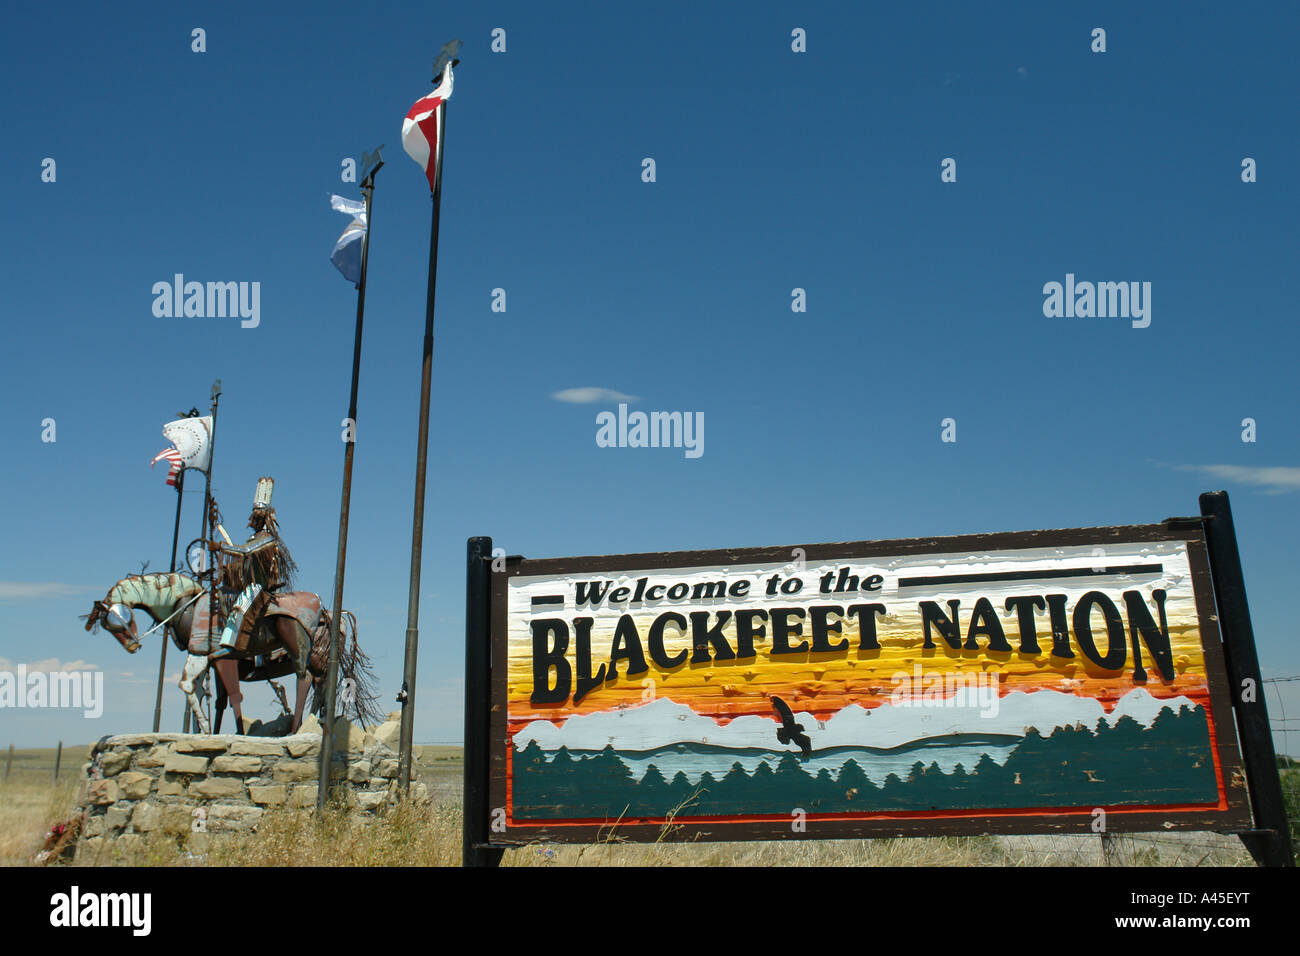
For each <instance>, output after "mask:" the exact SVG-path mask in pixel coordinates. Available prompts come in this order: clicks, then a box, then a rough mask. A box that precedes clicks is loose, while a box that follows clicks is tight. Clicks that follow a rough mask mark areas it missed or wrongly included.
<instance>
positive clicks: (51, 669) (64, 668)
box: [0, 657, 101, 674]
mask: <svg viewBox="0 0 1300 956" xmlns="http://www.w3.org/2000/svg"><path fill="white" fill-rule="evenodd" d="M24 666H25V667H26V668H27V673H29V674H36V673H42V674H58V673H63V674H67V673H70V672H72V671H97V670H100V669H101V668H100V666H99V665H98V664H91V663H90V662H89V661H83V660H80V659H78V660H75V661H60V660H59V659H58V658H57V657H47V658H45V659H44V660H39V661H28V662H27V664H25V665H24ZM17 667H18V665H17V664H16V663H15V662H14V661H11V660H9V659H8V658H7V657H0V671H14V670H16V669H17Z"/></svg>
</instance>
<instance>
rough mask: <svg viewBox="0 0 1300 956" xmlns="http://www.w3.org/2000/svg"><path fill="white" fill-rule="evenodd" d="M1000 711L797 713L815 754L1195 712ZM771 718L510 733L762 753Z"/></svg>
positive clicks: (580, 717) (517, 741) (663, 704)
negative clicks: (709, 746) (819, 717)
mask: <svg viewBox="0 0 1300 956" xmlns="http://www.w3.org/2000/svg"><path fill="white" fill-rule="evenodd" d="M998 703H999V707H998V709H997V711H996V712H995V713H994V712H987V711H986V710H985V709H984V708H982V707H980V706H966V707H897V706H893V705H891V704H885V705H883V706H881V707H877V708H875V709H873V710H867V709H866V708H863V707H860V706H858V705H857V704H849V705H848V706H846V707H844V708H843V709H842V710H840V711H839V712H838V713H836V714H835V715H833V716H832V717H831V718H830V719H829V720H826V721H824V722H822V723H819V722H818V721H817V718H815V717H814V716H813V715H812V714H809V713H807V712H806V711H796V712H795V715H794V716H795V719H796V720H798V721H799V722H801V723H802V724H803V726H804V728H805V729H806V730H807V731H808V734H809V736H811V737H812V738H813V744H814V746H815V747H817V748H818V749H825V748H829V747H875V748H879V749H885V750H888V749H892V748H895V747H902V746H905V745H907V744H912V743H915V742H917V741H921V740H925V739H927V738H940V737H948V736H952V735H959V734H975V735H987V734H998V735H1006V736H1009V737H1020V736H1022V735H1023V734H1024V733H1025V728H1026V727H1029V726H1033V727H1035V728H1037V730H1038V732H1039V733H1040V734H1042V735H1043V736H1048V735H1050V734H1051V732H1052V731H1053V730H1054V729H1055V728H1057V727H1067V726H1073V725H1075V724H1078V723H1082V724H1083V725H1084V726H1085V727H1088V728H1089V729H1091V728H1093V727H1095V726H1096V725H1097V721H1098V720H1106V721H1107V722H1108V723H1110V724H1112V725H1113V724H1114V723H1116V722H1117V721H1118V720H1119V719H1120V718H1121V717H1123V716H1125V715H1128V716H1130V717H1132V718H1133V719H1134V720H1136V721H1138V722H1139V723H1141V724H1144V725H1150V724H1151V722H1152V721H1153V720H1155V718H1156V715H1157V714H1159V713H1160V711H1161V710H1163V709H1164V708H1166V707H1170V708H1172V709H1174V710H1175V711H1177V710H1178V708H1180V707H1182V706H1188V707H1195V706H1196V704H1195V702H1194V701H1192V700H1191V699H1190V698H1188V697H1183V696H1179V697H1174V698H1170V699H1166V700H1161V699H1157V698H1155V697H1153V696H1152V695H1151V694H1150V693H1149V692H1148V691H1146V690H1145V689H1144V688H1141V687H1138V688H1134V689H1133V690H1131V691H1129V692H1128V693H1127V694H1125V695H1124V697H1122V698H1121V699H1120V700H1119V702H1118V703H1117V704H1116V705H1115V707H1114V709H1112V710H1111V712H1110V713H1109V714H1108V713H1107V712H1106V710H1105V708H1104V707H1103V706H1102V704H1101V702H1100V701H1098V700H1096V699H1094V698H1091V697H1078V696H1076V695H1074V694H1064V693H1060V692H1059V691H1054V690H1048V689H1042V690H1038V691H1032V692H1025V691H1013V692H1012V693H1010V694H1007V695H1006V696H1004V697H1002V698H1001V699H1000V700H999V701H998ZM777 726H778V724H777V719H776V715H775V714H773V715H772V716H771V717H767V716H762V717H760V716H756V715H746V716H743V717H737V718H735V719H734V720H732V721H730V722H729V723H727V724H725V725H719V724H718V722H717V721H715V720H714V719H713V718H712V717H709V716H707V715H704V714H699V713H696V712H695V711H694V710H692V709H691V708H690V707H688V706H687V705H686V704H680V703H677V702H676V701H674V700H671V699H669V698H666V697H660V698H657V699H656V700H654V701H653V702H651V703H648V704H642V705H640V706H636V707H627V708H624V709H622V710H613V711H600V712H596V713H592V714H577V715H574V716H572V717H569V718H567V719H566V720H564V721H563V722H561V724H560V725H559V726H558V727H557V726H556V725H555V724H553V723H551V721H549V720H534V721H531V722H530V723H528V724H527V725H526V726H525V727H523V728H522V729H521V730H520V731H519V732H518V733H517V734H515V736H514V745H515V748H516V749H519V750H522V749H523V748H524V747H525V746H527V745H528V743H529V741H533V740H535V741H537V745H538V746H539V747H541V748H542V749H543V750H556V749H558V748H559V747H561V746H565V747H568V748H570V749H571V750H600V749H602V748H603V747H605V746H606V745H607V744H608V745H610V746H612V747H614V749H615V750H620V751H633V752H635V751H649V750H657V749H659V748H661V747H667V746H670V745H672V744H677V743H699V744H712V745H714V746H718V747H730V748H733V749H736V750H745V749H763V748H770V747H773V746H775V745H776V728H777Z"/></svg>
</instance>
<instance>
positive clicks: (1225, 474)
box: [1177, 465, 1300, 495]
mask: <svg viewBox="0 0 1300 956" xmlns="http://www.w3.org/2000/svg"><path fill="white" fill-rule="evenodd" d="M1177 467H1178V469H1179V470H1180V471H1199V472H1200V473H1201V474H1204V475H1209V476H1210V477H1211V478H1217V479H1219V480H1220V481H1231V482H1237V483H1239V484H1243V485H1256V486H1258V487H1260V488H1263V489H1264V490H1265V491H1266V492H1267V493H1268V494H1270V495H1283V494H1286V493H1287V492H1289V491H1300V468H1289V467H1286V466H1284V465H1277V466H1274V467H1270V468H1260V467H1255V466H1252V465H1178V466H1177Z"/></svg>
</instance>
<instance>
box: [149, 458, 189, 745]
mask: <svg viewBox="0 0 1300 956" xmlns="http://www.w3.org/2000/svg"><path fill="white" fill-rule="evenodd" d="M184 487H185V466H184V465H181V469H180V471H179V472H178V473H177V475H176V523H175V524H174V525H172V563H171V572H172V573H173V574H174V573H175V572H176V544H177V541H178V540H179V538H180V533H181V490H182V489H183V488H184ZM162 637H163V639H162V650H161V651H160V652H159V654H158V696H157V697H156V698H155V699H154V704H153V732H154V733H155V734H156V733H158V728H159V726H161V724H162V692H163V678H164V676H165V675H166V673H167V628H165V627H164V628H163V635H162Z"/></svg>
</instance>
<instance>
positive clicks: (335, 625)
mask: <svg viewBox="0 0 1300 956" xmlns="http://www.w3.org/2000/svg"><path fill="white" fill-rule="evenodd" d="M375 152H376V154H377V153H378V150H376V151H375ZM383 165H384V163H383V160H382V159H381V160H380V161H379V165H377V166H375V167H374V168H373V169H371V170H370V171H369V173H368V174H367V175H366V177H365V179H363V180H362V182H361V192H362V193H364V194H365V197H366V231H365V235H363V236H362V237H361V276H360V279H359V281H358V282H357V323H356V336H355V338H354V339H353V342H352V394H351V397H350V398H349V400H348V426H349V428H350V429H351V435H350V437H349V439H348V440H347V441H345V442H344V449H343V500H342V503H341V504H340V505H339V544H338V553H337V555H336V557H335V561H334V604H333V612H332V613H331V615H330V658H329V671H328V672H327V675H326V678H325V713H324V718H325V719H324V720H322V721H321V729H322V730H323V731H324V733H323V734H321V745H320V770H319V774H318V779H317V785H316V809H317V810H324V809H325V802H326V799H327V798H328V796H329V785H330V762H331V761H332V760H333V758H334V709H335V697H336V694H337V692H338V679H339V627H340V621H341V620H342V617H343V573H344V570H345V569H346V567H347V555H348V517H349V515H350V512H351V507H352V453H353V451H354V450H355V448H356V444H357V442H356V427H357V425H356V422H357V386H358V385H359V384H360V381H361V329H362V326H363V324H364V322H365V315H366V266H368V265H369V264H370V215H371V204H372V203H373V201H374V194H375V173H377V172H379V170H380V168H381V167H382V166H383Z"/></svg>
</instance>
